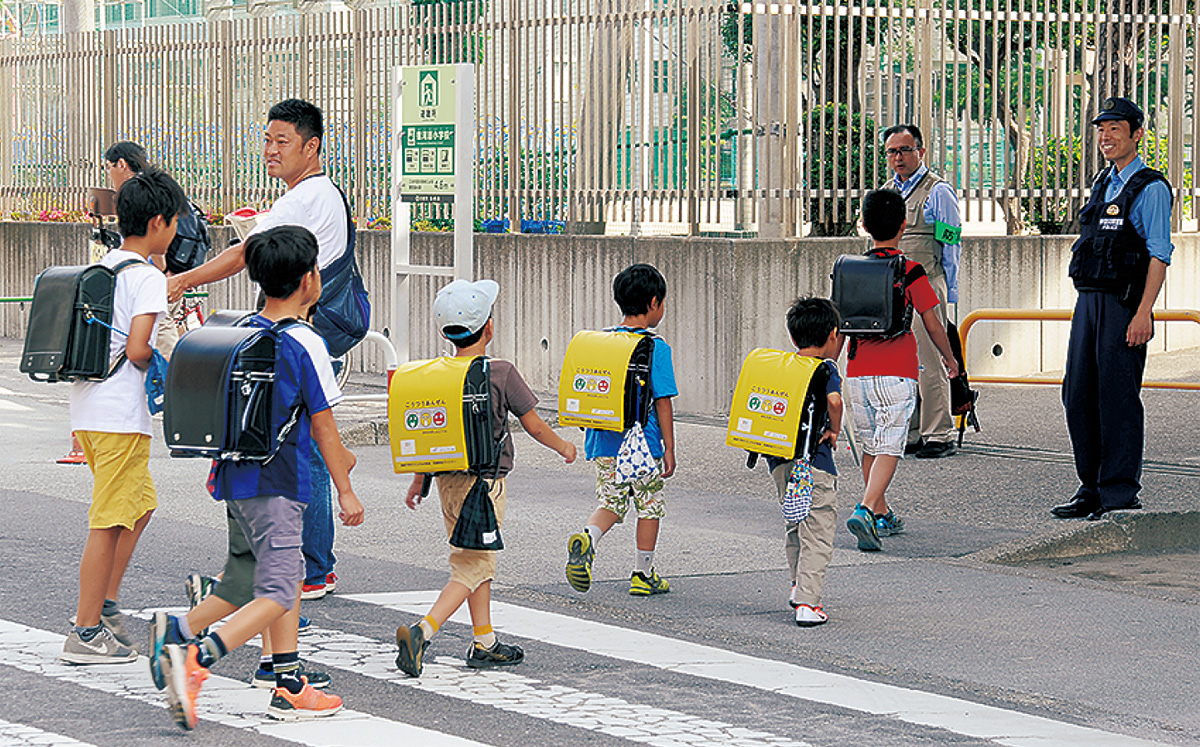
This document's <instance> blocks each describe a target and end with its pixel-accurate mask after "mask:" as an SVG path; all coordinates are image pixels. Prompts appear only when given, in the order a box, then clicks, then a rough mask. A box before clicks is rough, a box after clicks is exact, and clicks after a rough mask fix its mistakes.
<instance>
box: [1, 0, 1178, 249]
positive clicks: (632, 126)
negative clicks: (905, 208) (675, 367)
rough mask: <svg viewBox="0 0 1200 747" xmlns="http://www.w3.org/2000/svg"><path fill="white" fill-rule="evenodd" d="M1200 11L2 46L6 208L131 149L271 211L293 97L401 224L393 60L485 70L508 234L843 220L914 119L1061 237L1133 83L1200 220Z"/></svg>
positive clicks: (314, 33) (672, 8)
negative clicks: (1098, 131)
mask: <svg viewBox="0 0 1200 747" xmlns="http://www.w3.org/2000/svg"><path fill="white" fill-rule="evenodd" d="M1196 1H1197V0H1114V1H1113V2H1110V3H1100V2H1099V1H1098V0H970V1H969V2H968V0H893V1H892V2H888V3H883V2H881V1H880V2H876V0H857V1H856V2H848V3H834V2H828V1H826V2H814V3H800V2H780V3H766V2H742V3H737V2H735V3H730V2H728V0H641V1H640V2H635V0H486V1H485V0H415V1H414V2H411V3H409V2H406V3H404V4H399V5H393V6H390V7H369V8H361V7H359V8H358V9H346V10H339V11H327V12H320V13H301V14H292V15H274V16H269V17H255V18H251V17H245V18H237V19H233V20H200V19H197V20H196V21H195V22H189V23H180V24H176V25H156V26H149V27H144V28H132V29H121V30H113V31H103V32H89V33H80V34H71V35H62V34H58V35H43V36H30V37H24V38H17V39H8V40H4V41H0V121H2V122H3V123H4V127H5V129H6V132H7V133H8V137H6V138H5V140H4V142H3V143H0V203H2V205H3V207H4V209H5V211H18V212H19V213H21V214H28V213H36V212H38V211H40V210H43V209H48V208H75V207H79V206H81V204H82V193H83V190H84V189H85V188H86V187H88V186H94V185H98V184H101V183H103V181H104V178H105V175H104V172H103V171H102V170H101V168H100V156H101V153H102V152H103V149H104V147H105V146H106V145H108V144H110V143H112V142H115V141H117V140H122V139H131V140H135V141H139V142H141V143H143V144H144V145H145V146H146V147H147V148H148V149H149V151H150V152H151V154H152V156H153V158H154V159H155V160H157V161H159V162H161V163H162V164H163V165H164V166H165V167H166V168H168V169H169V170H170V171H172V172H173V173H175V174H176V175H177V176H178V177H180V180H181V182H183V183H184V186H185V188H186V189H187V190H188V191H189V193H190V194H191V195H193V196H194V197H195V198H196V199H197V200H198V202H200V203H201V204H202V205H204V206H206V207H208V208H209V209H210V210H212V211H214V212H218V213H227V212H229V211H231V210H233V209H234V208H237V207H240V206H243V205H254V206H259V207H262V206H265V205H266V204H268V203H269V202H270V200H271V199H272V198H273V197H274V196H276V195H278V194H279V191H280V185H279V184H277V183H275V182H273V181H272V180H269V179H268V178H267V176H266V173H265V169H264V168H263V166H262V163H261V157H260V155H259V151H260V147H261V139H262V131H263V127H264V125H265V122H264V119H265V116H266V112H267V109H268V108H269V106H270V105H271V104H272V103H274V102H275V101H278V100H281V99H283V98H287V97H290V96H300V97H304V98H307V99H310V100H312V101H314V102H316V103H317V104H318V105H319V106H321V107H322V108H323V109H324V111H325V114H326V118H327V133H326V139H325V143H324V146H325V149H326V162H327V167H328V169H329V171H330V172H331V173H332V175H333V176H334V178H335V179H337V180H338V181H339V182H340V183H342V184H343V185H344V186H345V187H346V188H347V189H348V192H349V193H350V195H351V198H352V202H353V203H354V207H355V211H356V213H357V215H358V216H359V217H360V220H363V221H364V222H365V221H369V220H372V219H379V218H384V217H387V215H388V211H389V204H390V202H389V199H390V195H389V190H390V178H389V173H390V159H391V148H390V137H391V135H392V132H391V127H392V118H391V111H390V101H389V80H390V71H391V69H392V67H393V66H395V65H400V64H426V63H448V62H471V63H474V64H475V65H476V79H477V81H478V85H477V94H476V115H477V117H478V122H477V132H478V133H479V134H478V141H477V184H476V188H477V196H476V205H477V216H478V218H479V219H481V220H486V219H496V220H497V221H498V222H499V221H501V220H503V219H507V220H508V221H509V225H510V226H511V227H512V229H513V230H521V226H522V220H527V221H529V220H532V221H539V222H542V221H553V222H559V221H561V222H564V223H566V224H567V228H568V229H569V230H575V231H585V232H595V231H599V230H600V229H604V228H607V229H608V230H609V231H610V232H612V231H614V230H616V231H622V232H629V233H632V234H638V233H647V232H675V233H691V234H696V233H699V232H706V231H757V233H758V235H760V236H763V237H777V236H793V235H799V234H801V233H803V232H810V233H814V234H819V235H828V234H836V233H845V232H847V231H851V230H852V229H853V225H854V223H855V220H856V218H857V216H858V211H859V202H858V201H859V198H860V197H861V195H862V194H863V193H864V192H865V191H866V190H868V189H870V188H873V187H875V186H877V185H878V184H879V183H880V182H881V181H882V180H883V178H884V159H883V153H882V144H881V143H880V134H881V132H882V130H883V129H885V128H886V127H887V126H889V125H892V124H895V123H899V122H907V121H912V122H916V123H917V124H919V125H920V126H921V128H922V129H923V130H924V133H925V145H926V146H927V147H928V149H929V150H928V153H927V154H926V160H927V162H928V163H929V164H930V165H931V166H932V167H933V168H934V169H936V170H938V171H940V172H941V173H942V174H944V175H945V176H946V177H947V178H948V180H949V181H950V182H951V183H952V184H954V185H955V186H956V187H957V188H958V190H959V193H960V196H962V197H964V198H966V199H967V203H966V204H967V215H966V217H967V218H968V219H980V218H986V219H995V220H1002V221H1004V222H1005V223H1006V225H1007V226H1008V230H1009V232H1010V233H1020V232H1021V231H1023V230H1025V229H1027V228H1029V227H1038V228H1041V229H1042V230H1043V231H1050V232H1053V231H1058V230H1061V229H1062V228H1063V227H1064V224H1067V223H1068V222H1069V220H1070V219H1071V217H1072V216H1073V214H1074V212H1075V210H1076V209H1077V208H1078V206H1079V204H1080V201H1081V200H1082V199H1083V198H1084V196H1085V195H1086V193H1087V191H1088V189H1089V186H1090V179H1091V177H1092V175H1093V174H1094V173H1095V172H1096V171H1097V169H1098V167H1099V166H1100V163H1099V155H1098V152H1097V149H1096V147H1095V144H1094V142H1093V138H1092V132H1091V130H1092V128H1091V127H1090V126H1089V125H1088V124H1087V122H1088V121H1090V119H1091V117H1092V116H1093V115H1094V113H1095V112H1096V111H1097V110H1098V107H1099V104H1100V102H1102V101H1103V100H1104V98H1105V97H1107V96H1110V95H1118V94H1119V95H1129V96H1131V97H1133V98H1134V99H1136V100H1138V101H1139V102H1140V103H1141V105H1142V106H1143V108H1144V109H1145V110H1146V112H1147V115H1148V120H1147V131H1148V135H1147V138H1146V141H1145V143H1144V146H1143V152H1144V153H1145V155H1146V158H1147V160H1148V161H1149V162H1150V163H1151V164H1152V165H1154V166H1157V167H1159V168H1162V169H1165V170H1166V172H1167V174H1168V177H1169V178H1170V179H1171V181H1172V183H1173V184H1174V185H1175V189H1176V197H1177V209H1176V211H1175V219H1176V229H1177V230H1178V229H1180V228H1185V229H1188V230H1195V228H1194V226H1193V224H1192V223H1191V222H1190V219H1191V217H1192V216H1193V213H1192V203H1193V200H1194V198H1195V196H1196V186H1195V184H1194V180H1193V179H1192V172H1191V169H1192V164H1193V163H1194V162H1195V160H1196V159H1195V148H1196V146H1197V143H1200V119H1197V118H1196V116H1195V115H1194V111H1195V109H1196V106H1195V102H1196V101H1197V100H1198V99H1200V95H1198V94H1200V74H1197V73H1198V72H1200V71H1198V70H1197V59H1196V52H1195V45H1193V44H1190V43H1189V42H1188V40H1189V39H1194V38H1196V37H1197V36H1198V35H1200V15H1198V14H1197V13H1196V12H1195V11H1196ZM351 5H354V6H360V5H361V3H357V2H356V3H351ZM431 209H433V208H431ZM419 217H423V218H427V219H430V220H432V221H434V222H435V223H436V221H437V220H440V219H445V218H447V217H448V215H443V214H440V213H427V214H423V215H421V216H419ZM1185 220H1186V221H1187V222H1184V221H1185Z"/></svg>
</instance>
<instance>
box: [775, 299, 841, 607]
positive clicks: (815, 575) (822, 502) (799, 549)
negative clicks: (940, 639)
mask: <svg viewBox="0 0 1200 747" xmlns="http://www.w3.org/2000/svg"><path fill="white" fill-rule="evenodd" d="M838 322H839V317H838V313H837V309H836V308H834V306H833V303H831V302H830V301H829V300H828V299H825V298H800V299H797V300H796V302H795V303H793V304H792V307H791V308H790V309H788V313H787V327H788V334H789V335H791V337H792V344H794V345H795V346H796V348H797V352H798V353H799V354H800V355H804V356H808V357H809V358H817V359H818V360H821V361H823V362H822V364H821V365H822V366H824V371H821V370H820V369H818V372H817V373H815V374H814V382H821V383H823V384H824V391H822V392H819V393H817V395H818V396H824V398H825V406H824V408H822V409H824V411H825V415H824V418H823V422H820V423H816V424H815V425H816V426H817V427H816V428H815V429H814V432H815V433H816V434H818V435H817V438H816V443H815V445H814V444H813V443H812V442H811V441H810V442H809V443H808V444H806V447H808V449H809V452H808V455H809V468H810V470H811V473H812V508H811V509H810V510H809V514H808V517H807V518H805V519H803V520H802V521H799V522H788V523H787V524H786V525H785V528H784V550H785V551H786V552H787V563H788V571H789V572H790V573H791V576H792V595H791V598H790V599H789V600H788V601H789V603H790V604H791V606H792V607H793V608H794V609H795V611H796V624H797V625H799V626H800V627H802V628H811V627H815V626H817V625H822V624H824V623H825V622H827V621H828V620H829V615H828V614H826V612H825V610H824V608H823V607H822V606H821V592H822V590H823V589H824V588H825V571H826V570H827V569H828V568H829V561H830V560H831V559H832V558H833V534H834V529H835V527H836V525H837V468H836V467H835V466H834V464H833V450H834V449H836V448H837V437H838V433H840V432H841V430H842V379H841V377H840V376H839V375H838V370H837V364H835V363H834V360H836V359H837V357H838V355H839V354H840V353H841V352H842V343H843V342H844V341H845V338H844V337H842V335H841V334H840V333H839V332H838ZM818 374H819V378H818ZM797 465H798V460H795V459H780V458H779V457H772V456H769V457H767V466H769V467H770V468H771V477H772V478H774V480H775V487H776V489H777V490H778V492H779V502H780V503H781V504H782V503H783V496H784V492H785V491H786V490H787V487H788V481H789V480H790V479H791V478H792V473H793V470H795V469H796V468H797Z"/></svg>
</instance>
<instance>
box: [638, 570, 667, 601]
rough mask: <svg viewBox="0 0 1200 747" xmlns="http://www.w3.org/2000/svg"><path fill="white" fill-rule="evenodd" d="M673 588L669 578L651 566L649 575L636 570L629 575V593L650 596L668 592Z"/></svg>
mask: <svg viewBox="0 0 1200 747" xmlns="http://www.w3.org/2000/svg"><path fill="white" fill-rule="evenodd" d="M670 590H671V585H670V584H668V583H667V580H666V579H665V578H663V577H662V576H660V575H658V573H657V572H656V571H655V570H654V569H653V568H651V569H650V575H649V576H647V575H645V574H644V573H642V572H641V571H634V572H633V574H632V575H631V576H630V577H629V594H630V596H635V597H648V596H650V595H651V594H666V593H667V592H668V591H670Z"/></svg>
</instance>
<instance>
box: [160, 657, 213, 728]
mask: <svg viewBox="0 0 1200 747" xmlns="http://www.w3.org/2000/svg"><path fill="white" fill-rule="evenodd" d="M163 651H164V652H165V653H166V657H165V661H164V662H163V663H164V664H165V666H164V667H163V670H164V671H163V675H164V677H165V679H166V681H167V704H168V705H169V706H170V709H171V716H172V717H174V719H175V723H177V724H179V725H180V726H181V727H183V728H184V729H186V730H187V731H191V730H192V729H195V728H196V721H197V719H196V700H197V699H198V698H199V697H200V688H201V687H202V686H203V685H204V681H205V680H206V679H208V670H207V669H205V668H204V667H202V666H200V663H199V662H198V661H197V658H198V657H199V656H200V647H199V646H197V645H196V644H194V643H192V644H190V645H188V646H187V647H186V648H185V647H184V646H180V645H178V644H175V643H168V644H167V645H166V646H163Z"/></svg>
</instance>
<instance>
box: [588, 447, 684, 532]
mask: <svg viewBox="0 0 1200 747" xmlns="http://www.w3.org/2000/svg"><path fill="white" fill-rule="evenodd" d="M593 461H595V462H596V498H597V499H598V500H599V501H600V508H603V509H605V510H608V511H612V512H613V513H614V514H616V515H617V521H618V522H621V521H624V520H625V513H626V512H627V511H629V499H630V498H632V499H633V506H634V509H635V510H636V511H637V516H638V518H639V519H661V518H662V517H663V515H664V514H665V512H666V508H667V505H666V501H664V500H663V498H662V496H661V495H660V493H662V489H663V487H664V481H663V476H662V459H656V460H655V462H657V463H658V472H655V473H654V474H653V475H652V476H650V477H648V478H646V479H643V480H634V481H633V482H626V483H620V482H617V459H616V457H596V458H595V459H594V460H593Z"/></svg>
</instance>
